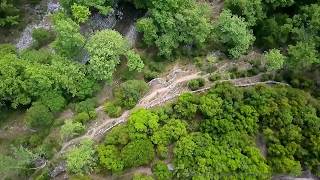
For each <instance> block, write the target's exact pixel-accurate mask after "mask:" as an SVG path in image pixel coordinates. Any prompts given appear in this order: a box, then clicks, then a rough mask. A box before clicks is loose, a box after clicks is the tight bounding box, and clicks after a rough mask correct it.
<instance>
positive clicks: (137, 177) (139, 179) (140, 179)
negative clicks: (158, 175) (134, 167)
mask: <svg viewBox="0 0 320 180" xmlns="http://www.w3.org/2000/svg"><path fill="white" fill-rule="evenodd" d="M132 180H154V179H153V177H152V176H148V175H145V174H141V173H136V174H134V175H133V177H132Z"/></svg>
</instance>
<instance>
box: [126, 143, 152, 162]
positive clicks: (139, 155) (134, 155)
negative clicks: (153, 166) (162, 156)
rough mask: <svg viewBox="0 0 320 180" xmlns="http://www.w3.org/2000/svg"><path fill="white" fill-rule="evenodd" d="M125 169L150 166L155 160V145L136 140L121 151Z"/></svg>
mask: <svg viewBox="0 0 320 180" xmlns="http://www.w3.org/2000/svg"><path fill="white" fill-rule="evenodd" d="M121 158H122V160H123V164H124V166H125V167H138V166H141V165H147V164H149V163H150V162H151V161H152V160H153V158H154V150H153V144H152V143H151V141H150V140H147V139H144V140H134V141H132V142H130V143H129V144H127V145H126V146H124V148H123V149H122V150H121Z"/></svg>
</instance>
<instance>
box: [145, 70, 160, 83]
mask: <svg viewBox="0 0 320 180" xmlns="http://www.w3.org/2000/svg"><path fill="white" fill-rule="evenodd" d="M158 76H159V73H158V72H156V71H151V70H149V69H147V70H144V79H145V80H147V81H151V80H152V79H155V78H157V77H158Z"/></svg>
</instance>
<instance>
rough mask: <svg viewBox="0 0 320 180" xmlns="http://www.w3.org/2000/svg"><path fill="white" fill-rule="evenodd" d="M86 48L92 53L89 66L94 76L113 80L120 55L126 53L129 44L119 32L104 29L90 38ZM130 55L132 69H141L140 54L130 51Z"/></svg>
mask: <svg viewBox="0 0 320 180" xmlns="http://www.w3.org/2000/svg"><path fill="white" fill-rule="evenodd" d="M86 48H87V50H88V52H89V54H90V61H89V68H90V70H91V73H92V75H93V77H94V78H95V79H97V80H107V81H111V80H112V75H113V73H114V71H115V69H116V66H117V65H118V64H119V63H120V57H121V56H123V55H126V52H127V51H128V50H129V45H128V42H127V40H126V39H124V38H123V37H122V35H121V34H120V33H119V32H117V31H114V30H103V31H99V32H97V33H96V34H95V35H93V36H92V37H91V38H90V40H89V42H88V43H87V45H86ZM128 57H129V58H128V64H129V67H130V69H132V70H133V69H136V70H141V68H142V67H143V65H142V62H141V60H140V58H139V57H138V55H136V54H132V52H130V53H129V56H128Z"/></svg>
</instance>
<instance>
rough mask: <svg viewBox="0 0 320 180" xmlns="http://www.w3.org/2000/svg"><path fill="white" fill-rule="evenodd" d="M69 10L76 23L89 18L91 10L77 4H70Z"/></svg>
mask: <svg viewBox="0 0 320 180" xmlns="http://www.w3.org/2000/svg"><path fill="white" fill-rule="evenodd" d="M71 11H72V15H73V18H74V19H75V20H76V22H77V23H84V22H86V21H87V20H88V19H89V16H90V15H91V12H90V10H89V7H86V6H82V5H79V4H73V5H72V6H71Z"/></svg>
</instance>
